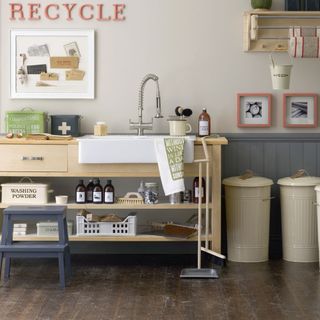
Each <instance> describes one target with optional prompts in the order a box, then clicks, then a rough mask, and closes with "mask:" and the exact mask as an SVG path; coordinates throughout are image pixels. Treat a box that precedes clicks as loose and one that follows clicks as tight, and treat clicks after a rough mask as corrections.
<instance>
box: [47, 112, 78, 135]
mask: <svg viewBox="0 0 320 320" xmlns="http://www.w3.org/2000/svg"><path fill="white" fill-rule="evenodd" d="M50 118H51V133H52V134H56V135H64V136H65V135H71V136H73V137H79V136H80V119H81V116H79V115H51V116H50Z"/></svg>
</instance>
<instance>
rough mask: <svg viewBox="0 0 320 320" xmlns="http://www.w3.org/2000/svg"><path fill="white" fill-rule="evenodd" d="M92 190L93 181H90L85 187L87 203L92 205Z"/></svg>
mask: <svg viewBox="0 0 320 320" xmlns="http://www.w3.org/2000/svg"><path fill="white" fill-rule="evenodd" d="M93 188H94V184H93V180H92V179H90V180H89V183H88V185H87V191H86V194H87V198H86V199H87V203H92V202H93Z"/></svg>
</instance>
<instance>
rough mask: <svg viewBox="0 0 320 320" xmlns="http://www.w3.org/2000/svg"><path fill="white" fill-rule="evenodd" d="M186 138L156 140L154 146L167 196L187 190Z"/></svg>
mask: <svg viewBox="0 0 320 320" xmlns="http://www.w3.org/2000/svg"><path fill="white" fill-rule="evenodd" d="M184 143H185V139H184V138H159V139H155V141H154V146H155V152H156V156H157V161H158V167H159V172H160V178H161V182H162V187H163V190H164V193H165V195H166V196H167V195H169V194H172V193H176V192H181V191H184V190H185V185H184Z"/></svg>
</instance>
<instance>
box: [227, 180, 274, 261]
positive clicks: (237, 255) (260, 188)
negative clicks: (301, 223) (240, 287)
mask: <svg viewBox="0 0 320 320" xmlns="http://www.w3.org/2000/svg"><path fill="white" fill-rule="evenodd" d="M222 183H223V184H224V185H225V191H226V192H225V193H226V211H227V238H228V259H229V260H230V261H236V262H262V261H267V260H268V254H269V226H270V200H271V197H270V194H271V185H273V181H272V180H270V179H267V178H263V177H251V178H249V179H246V180H243V179H241V178H240V177H231V178H227V179H224V180H223V182H222Z"/></svg>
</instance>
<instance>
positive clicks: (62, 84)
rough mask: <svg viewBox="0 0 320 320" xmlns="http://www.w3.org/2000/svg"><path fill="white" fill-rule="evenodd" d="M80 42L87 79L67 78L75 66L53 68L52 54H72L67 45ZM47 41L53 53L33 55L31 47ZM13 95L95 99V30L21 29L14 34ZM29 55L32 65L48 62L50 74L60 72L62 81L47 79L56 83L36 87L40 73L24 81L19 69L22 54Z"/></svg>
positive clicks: (80, 64)
mask: <svg viewBox="0 0 320 320" xmlns="http://www.w3.org/2000/svg"><path fill="white" fill-rule="evenodd" d="M71 42H76V43H77V45H78V47H79V51H80V52H81V53H82V54H81V57H80V62H79V67H78V69H79V70H82V71H84V72H85V76H84V78H83V80H74V81H73V80H65V79H66V77H65V72H66V71H67V70H71V69H57V68H51V67H50V57H68V56H67V55H66V51H65V47H64V45H66V44H70V43H71ZM44 44H46V45H47V46H48V49H49V53H50V56H29V55H28V54H27V53H28V48H29V47H32V46H34V45H44ZM11 50H12V52H11V59H12V61H11V97H12V98H23V99H24V98H32V99H35V98H41V99H42V98H51V99H52V98H64V99H68V98H84V99H94V31H93V30H89V31H88V30H86V31H79V30H70V31H55V30H50V31H38V30H35V31H31V30H19V31H12V33H11ZM22 53H25V54H27V60H26V62H25V67H26V66H28V65H38V64H47V72H48V73H57V74H58V75H59V80H58V81H43V82H45V83H47V84H50V85H52V86H46V87H36V86H35V84H36V82H37V81H40V77H39V75H30V74H28V75H27V77H28V79H27V83H25V84H21V83H20V80H19V79H18V76H17V70H18V69H19V68H20V67H21V66H22V64H23V61H22V57H20V54H22Z"/></svg>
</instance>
